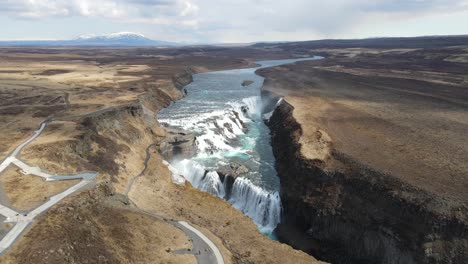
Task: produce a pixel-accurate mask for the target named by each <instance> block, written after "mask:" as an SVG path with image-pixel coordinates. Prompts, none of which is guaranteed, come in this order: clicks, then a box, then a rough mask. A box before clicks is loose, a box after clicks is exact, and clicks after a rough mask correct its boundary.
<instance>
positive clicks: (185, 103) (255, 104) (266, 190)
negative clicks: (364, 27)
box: [158, 57, 319, 237]
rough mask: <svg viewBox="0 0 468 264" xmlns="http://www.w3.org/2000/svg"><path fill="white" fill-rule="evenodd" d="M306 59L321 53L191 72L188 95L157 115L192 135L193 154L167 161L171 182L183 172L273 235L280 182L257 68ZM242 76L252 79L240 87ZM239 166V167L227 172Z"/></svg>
mask: <svg viewBox="0 0 468 264" xmlns="http://www.w3.org/2000/svg"><path fill="white" fill-rule="evenodd" d="M309 59H319V58H318V57H314V58H307V59H292V60H279V61H264V62H259V64H261V65H262V66H261V67H257V68H249V69H239V70H228V71H219V72H210V73H202V74H196V75H194V81H193V83H191V84H189V85H188V86H186V87H185V89H186V90H187V92H188V95H187V96H186V97H185V98H183V99H182V100H180V101H177V102H175V103H173V104H172V105H171V106H169V107H168V108H166V109H163V110H162V111H161V112H160V113H159V114H158V121H159V122H160V123H161V124H163V125H166V126H169V127H175V128H179V129H183V130H186V131H190V132H192V133H194V134H195V136H196V140H195V143H196V149H197V151H196V155H195V156H194V157H191V158H190V159H182V158H179V159H178V158H177V157H176V158H174V160H171V161H170V164H168V167H169V168H170V170H171V171H172V174H173V181H174V182H175V183H177V184H183V180H181V177H182V176H183V178H185V179H186V180H187V181H189V182H190V183H191V184H192V185H193V186H194V187H195V188H197V189H199V190H202V191H204V192H208V193H210V194H212V195H214V196H217V197H219V198H221V199H225V200H226V201H228V202H229V203H230V204H232V206H233V207H235V208H236V209H238V210H240V211H242V212H243V213H244V214H245V215H247V216H249V217H250V218H251V219H252V220H253V221H254V222H255V223H256V224H257V225H258V227H259V229H260V230H261V231H262V232H263V233H264V234H266V235H271V236H272V237H274V233H273V232H274V229H275V228H276V226H277V225H278V224H279V223H280V221H281V210H282V209H281V198H280V194H279V190H280V182H279V178H278V177H277V174H276V170H275V167H274V165H275V159H274V156H273V152H272V149H271V145H270V130H269V129H268V127H267V126H266V125H265V123H264V121H265V120H266V121H267V120H268V119H269V118H270V117H271V115H272V114H273V112H272V109H271V106H268V107H267V106H266V105H265V107H264V105H263V103H262V97H261V95H260V90H261V87H262V85H263V81H264V80H263V78H262V77H260V76H258V75H256V74H255V71H256V70H257V69H259V68H262V67H271V66H277V65H281V64H286V63H293V62H297V61H301V60H309ZM245 80H251V81H253V83H252V84H251V85H250V86H249V87H244V86H242V83H243V81H245ZM268 103H269V105H271V104H270V103H272V104H273V106H274V103H276V102H268ZM264 108H265V109H264ZM266 108H268V110H267V109H266ZM266 111H269V112H268V113H267V112H266ZM240 167H241V168H242V170H240V172H235V173H234V172H233V171H230V170H233V169H232V168H234V170H236V168H240ZM226 168H227V172H226ZM233 173H234V174H235V175H233ZM226 175H231V176H229V177H228V176H226ZM228 178H229V180H228Z"/></svg>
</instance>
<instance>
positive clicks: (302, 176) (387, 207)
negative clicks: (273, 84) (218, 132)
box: [263, 91, 468, 263]
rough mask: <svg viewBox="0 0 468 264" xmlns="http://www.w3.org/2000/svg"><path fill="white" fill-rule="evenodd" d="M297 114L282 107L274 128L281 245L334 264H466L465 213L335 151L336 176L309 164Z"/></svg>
mask: <svg viewBox="0 0 468 264" xmlns="http://www.w3.org/2000/svg"><path fill="white" fill-rule="evenodd" d="M263 95H264V97H265V96H269V97H271V94H269V93H268V92H265V91H264V92H263ZM293 111H294V108H293V106H292V105H290V104H289V103H288V102H286V101H284V100H283V101H282V103H281V104H280V105H279V106H278V107H277V109H276V110H275V111H274V113H273V115H272V117H271V119H270V121H269V126H270V129H271V131H272V132H271V133H272V146H273V151H274V154H275V157H276V160H277V165H276V166H277V170H278V174H279V176H280V179H281V198H282V203H283V209H284V216H283V223H282V224H281V225H280V226H279V227H278V229H277V231H278V236H279V238H280V240H282V241H283V242H286V243H288V244H290V245H292V246H293V247H295V248H298V249H301V250H303V251H306V252H308V253H309V254H313V255H314V256H316V257H319V258H322V259H324V260H327V261H331V262H335V263H467V261H468V239H467V236H468V222H467V219H466V217H465V216H466V211H464V212H462V211H453V210H451V209H450V208H452V207H450V206H448V205H447V206H446V205H445V204H444V203H445V202H447V203H448V201H443V200H440V199H437V198H435V197H433V196H432V195H430V194H428V193H426V192H423V191H421V190H418V189H415V188H413V187H411V186H408V185H406V184H404V183H402V182H400V181H398V180H397V179H396V178H394V177H390V176H389V175H384V174H382V173H380V172H378V171H374V170H372V169H371V168H368V167H366V166H365V165H363V164H360V163H359V161H356V160H353V159H351V158H350V157H347V156H346V155H344V154H342V153H339V152H337V151H336V150H332V151H331V153H330V156H331V159H332V160H333V162H334V163H336V164H339V166H336V167H337V169H335V170H334V169H330V166H327V165H329V164H326V163H327V162H330V161H322V160H309V159H306V158H305V157H304V156H303V155H302V154H301V144H300V143H299V139H300V137H301V135H302V133H303V131H302V128H301V124H299V123H298V122H297V121H296V120H295V118H294V117H293ZM309 144H313V142H312V143H309ZM338 168H339V169H338ZM435 208H436V209H437V210H436V209H435ZM441 208H442V209H443V208H447V210H446V211H444V210H442V209H441ZM465 209H466V208H465Z"/></svg>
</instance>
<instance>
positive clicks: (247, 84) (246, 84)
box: [242, 80, 254, 87]
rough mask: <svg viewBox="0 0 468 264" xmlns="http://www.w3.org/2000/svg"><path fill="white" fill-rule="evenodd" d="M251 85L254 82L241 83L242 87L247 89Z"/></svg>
mask: <svg viewBox="0 0 468 264" xmlns="http://www.w3.org/2000/svg"><path fill="white" fill-rule="evenodd" d="M252 83H254V81H250V80H245V81H243V82H242V86H244V87H247V86H250V85H251V84H252Z"/></svg>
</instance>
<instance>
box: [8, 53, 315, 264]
mask: <svg viewBox="0 0 468 264" xmlns="http://www.w3.org/2000/svg"><path fill="white" fill-rule="evenodd" d="M45 52H46V51H45ZM54 52H56V51H54ZM67 52H70V51H67ZM89 52H90V51H89V50H86V51H83V53H85V54H86V55H82V54H78V55H77V54H68V53H63V54H62V53H59V55H54V56H55V59H58V60H61V59H63V60H64V61H68V58H69V57H70V56H71V57H76V56H83V57H82V59H83V60H81V61H79V62H77V63H78V64H79V67H77V68H76V72H74V73H70V72H68V73H64V74H69V75H67V76H54V75H52V77H49V76H45V75H44V76H42V77H40V78H38V80H34V78H33V77H31V78H32V79H31V80H29V79H27V77H28V76H29V74H30V73H25V74H23V75H22V74H21V73H18V75H15V74H13V75H14V76H13V75H9V76H8V78H9V80H8V81H5V80H3V79H2V82H4V83H7V84H8V85H7V86H8V87H9V89H7V90H6V91H7V93H5V94H2V96H4V97H5V98H6V102H7V105H6V106H5V107H3V108H2V109H1V110H2V111H3V112H2V118H3V119H4V121H5V122H6V123H12V122H13V121H14V120H16V119H18V120H21V118H22V117H28V118H29V117H31V116H34V115H36V114H37V113H39V114H37V116H38V117H37V119H38V120H39V119H40V118H42V119H44V118H45V117H46V116H47V115H49V114H50V113H59V115H57V116H56V121H54V122H53V123H51V124H49V125H48V126H47V127H46V128H45V130H44V132H43V134H42V135H41V136H40V137H38V138H37V139H36V140H35V141H34V142H32V143H31V145H29V146H28V147H27V148H25V149H24V150H23V152H22V158H24V159H25V160H26V161H27V162H28V164H31V165H38V166H39V167H40V168H41V169H44V170H46V171H48V172H50V173H64V172H66V173H74V172H77V171H85V170H90V171H97V172H99V176H98V178H97V184H96V187H93V188H91V189H90V190H87V191H85V192H81V193H79V194H77V195H73V196H71V197H69V198H66V199H64V201H62V202H60V203H59V204H57V205H56V206H54V207H53V208H52V209H51V210H50V211H48V212H46V213H45V214H43V215H41V216H39V217H38V219H37V222H36V223H35V224H33V225H32V226H31V227H30V228H29V229H28V230H27V232H26V233H25V234H24V236H22V237H21V238H20V239H19V240H18V242H17V243H16V244H15V245H14V246H13V247H12V248H11V249H10V250H9V251H8V252H7V253H6V254H5V255H4V256H2V257H1V260H2V262H6V263H30V262H34V263H63V262H64V261H65V262H98V261H102V262H112V263H121V262H130V263H135V262H145V263H150V262H152V261H153V260H154V262H158V260H164V261H167V262H168V263H191V262H193V261H195V257H193V255H176V254H174V253H172V252H173V251H175V250H178V249H190V248H191V243H190V241H189V240H188V237H186V236H184V235H183V234H181V233H180V231H179V230H178V229H176V228H174V227H172V226H170V225H167V224H164V223H159V222H157V221H155V220H154V219H152V218H151V217H147V216H145V215H142V214H141V213H138V212H136V211H135V210H133V209H132V207H131V205H129V204H128V200H127V199H125V195H124V194H125V193H126V191H127V186H128V183H129V182H130V181H132V180H133V179H135V181H134V184H133V187H132V188H131V190H130V192H129V193H128V195H129V198H131V200H133V201H134V202H135V203H136V204H137V205H138V207H139V208H141V209H143V210H145V211H148V212H150V213H154V214H155V215H162V216H164V217H166V218H172V219H176V220H181V221H186V222H189V223H190V224H192V225H194V226H195V227H196V228H197V229H198V230H201V232H202V233H203V234H204V235H206V236H207V237H208V238H209V239H210V240H212V241H213V242H214V243H215V244H216V246H217V247H218V248H219V249H220V251H221V253H222V254H223V258H224V260H225V263H239V262H240V263H243V262H257V263H260V262H262V261H267V262H269V263H288V262H289V263H315V262H316V261H315V260H314V259H313V258H312V257H310V256H308V255H306V254H304V253H302V252H300V251H296V250H293V249H292V248H291V247H289V246H287V245H283V244H280V243H278V242H275V241H271V240H269V239H268V238H266V237H265V236H263V235H262V234H261V233H260V232H259V231H258V230H257V228H256V225H255V224H254V223H253V222H252V221H251V220H250V219H249V218H248V217H246V216H244V215H242V213H240V212H239V211H237V210H235V209H234V208H232V207H231V206H230V205H229V204H228V203H226V202H225V201H222V200H221V199H218V198H215V197H211V196H208V195H207V194H204V193H201V192H199V191H197V190H195V189H193V188H192V187H191V186H190V185H189V184H187V185H186V186H176V185H174V184H173V183H172V182H171V174H170V172H169V170H168V169H167V167H166V166H165V165H164V164H163V163H162V159H161V157H160V155H159V153H157V152H153V153H151V157H150V158H149V160H147V162H148V164H147V168H146V171H145V174H144V175H143V176H141V177H138V178H134V177H135V175H138V174H139V173H140V172H141V171H142V169H143V168H144V163H145V158H146V156H147V155H146V154H147V153H146V148H147V147H148V146H149V145H151V144H156V145H158V144H159V143H161V142H162V139H163V138H164V137H165V136H166V131H165V130H164V129H163V128H162V127H160V126H159V124H158V123H157V121H156V119H155V114H156V113H157V111H159V110H160V109H161V108H163V107H166V106H168V105H169V104H170V103H171V102H173V101H175V100H177V99H179V98H181V97H182V96H183V90H182V89H181V88H182V87H183V86H184V85H186V84H187V83H189V82H190V81H191V74H192V72H191V71H187V69H186V67H185V65H184V64H186V62H187V61H191V60H192V59H193V61H191V63H190V64H191V65H196V66H195V67H194V68H193V69H194V70H195V71H199V70H207V69H210V70H213V69H224V68H229V67H232V68H236V67H241V68H242V67H247V66H249V65H251V63H250V62H249V61H247V60H243V59H238V58H237V57H236V58H233V59H232V60H231V59H228V60H226V59H225V58H224V59H223V61H222V62H220V61H219V60H216V59H213V58H211V57H209V56H207V57H200V56H199V55H197V56H196V57H195V58H192V59H190V58H189V59H184V60H183V61H182V62H181V61H176V60H175V59H174V60H172V61H171V60H169V61H168V60H167V58H165V60H160V61H159V60H156V62H155V59H154V58H151V59H148V58H146V57H143V56H141V57H140V54H138V55H133V54H130V55H129V54H127V55H126V56H127V59H125V65H126V66H122V65H123V62H122V61H120V60H119V59H117V58H115V57H109V54H107V55H106V54H105V52H104V53H102V54H104V55H102V56H103V57H100V56H101V55H99V56H97V57H94V58H92V56H90V57H88V54H89ZM112 52H115V50H114V51H112ZM118 52H130V53H131V51H128V50H124V51H118ZM147 52H152V51H151V50H150V51H147ZM156 52H160V51H159V50H158V51H156ZM161 52H166V51H161ZM197 52H198V51H197ZM46 53H47V52H46ZM72 53H73V52H72ZM78 53H80V51H78ZM100 54H101V53H100ZM197 54H198V53H197ZM4 55H5V54H3V55H2V56H4ZM37 56H39V55H37ZM17 57H18V58H21V60H18V61H14V60H12V61H14V63H16V64H18V65H21V63H25V61H27V62H28V65H29V66H31V65H33V66H34V65H35V64H34V63H32V62H31V61H33V62H34V61H35V60H36V59H37V58H34V56H32V57H28V56H26V55H18V56H17ZM124 57H125V56H124ZM26 58H27V59H26ZM96 61H98V62H99V63H100V64H101V65H100V67H102V68H103V69H101V71H102V73H106V72H108V71H109V70H112V71H114V70H115V72H114V74H115V75H113V76H115V79H112V80H115V81H114V82H108V79H106V78H110V76H109V75H106V74H103V75H102V76H100V75H99V74H97V73H99V71H100V70H99V69H97V71H96V74H97V75H93V77H94V78H96V79H93V80H92V81H93V83H92V84H91V83H90V82H88V81H89V80H88V79H86V78H88V77H89V76H86V73H85V72H82V71H85V70H86V65H87V64H88V63H89V64H90V65H93V64H94V63H95V62H96ZM66 63H68V64H70V63H72V62H64V64H66ZM132 63H134V64H137V65H139V66H138V67H134V66H133V65H132ZM41 64H43V65H49V64H48V63H47V60H46V59H44V58H43V59H42V60H41ZM142 65H144V66H142ZM62 66H63V65H62V64H61V63H57V62H54V64H53V66H52V64H50V65H49V66H47V67H55V68H60V67H62ZM69 66H70V65H67V66H66V67H65V66H64V67H65V68H69ZM31 67H32V66H31ZM47 67H44V68H47ZM98 68H99V67H98ZM25 69H26V68H25ZM30 70H31V71H33V73H34V71H36V70H39V68H37V69H36V70H34V69H30ZM8 71H10V70H8ZM55 72H58V73H61V71H54V73H55ZM59 75H60V74H59ZM32 76H33V75H32ZM173 76H175V77H174V78H173ZM101 77H102V79H101ZM12 78H13V79H14V78H19V79H18V80H14V81H12V80H11V79H12ZM21 78H23V79H21ZM81 78H84V79H81ZM29 82H30V83H29ZM102 82H104V83H105V86H106V87H107V88H106V89H105V90H103V89H102V88H99V86H101V85H103V83H102ZM39 83H40V85H41V87H39V88H37V89H38V91H36V90H35V88H34V87H35V85H38V84H39ZM28 89H30V90H31V91H29V92H28ZM32 92H38V93H40V94H34V96H32V97H30V96H29V95H31V94H32ZM28 93H29V94H28ZM10 94H11V95H12V94H16V97H15V96H13V95H12V96H10ZM42 104H44V105H46V106H43V105H42ZM47 104H50V105H47ZM38 105H40V107H39V106H38ZM12 109H13V110H14V111H13V110H12ZM45 109H47V110H48V112H47V111H45ZM51 109H55V110H54V111H52V110H51ZM57 109H60V111H57ZM61 110H64V111H61ZM51 111H52V112H51ZM44 115H46V116H45V117H43V116H44ZM28 120H29V119H28ZM14 124H16V125H18V127H16V128H14V129H13V128H12V127H8V128H5V132H6V133H4V134H2V135H3V137H4V138H7V137H8V135H12V134H15V132H14V131H16V130H15V129H20V130H24V135H28V130H27V129H23V127H22V126H23V123H22V122H16V123H14ZM27 125H29V124H27ZM15 136H16V138H14V140H11V141H10V142H9V141H2V143H4V145H2V151H5V152H7V151H8V150H9V148H10V147H9V145H8V144H10V143H11V144H13V143H14V142H16V140H18V141H20V140H21V139H22V137H21V136H18V135H16V134H15ZM7 143H8V144H7ZM149 151H153V150H149ZM30 191H31V192H35V191H36V190H35V189H32V190H30ZM214 209H218V210H214ZM148 228H149V229H148ZM148 230H150V232H149V233H148ZM161 237H162V238H164V239H161ZM166 238H167V239H166ZM172 238H173V239H172ZM246 241H249V243H246ZM155 249H156V250H155ZM186 251H187V250H186Z"/></svg>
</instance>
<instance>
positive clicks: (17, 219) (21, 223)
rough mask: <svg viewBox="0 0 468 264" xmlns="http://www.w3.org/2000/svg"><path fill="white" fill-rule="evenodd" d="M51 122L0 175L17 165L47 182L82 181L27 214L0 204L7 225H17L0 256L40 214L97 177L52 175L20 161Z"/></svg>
mask: <svg viewBox="0 0 468 264" xmlns="http://www.w3.org/2000/svg"><path fill="white" fill-rule="evenodd" d="M50 121H51V119H50V118H48V119H46V120H45V121H44V122H42V123H41V125H40V127H39V129H38V130H36V131H35V132H34V134H33V135H32V136H31V137H30V138H28V139H27V140H26V141H25V142H23V143H21V144H20V145H18V146H17V147H16V148H15V149H14V150H13V151H12V152H11V154H10V155H8V157H6V158H5V159H4V160H3V161H2V163H1V164H0V174H1V173H2V172H3V171H5V169H7V168H8V167H9V166H10V165H15V166H17V167H18V168H20V169H21V170H22V172H23V173H24V174H25V175H34V176H38V177H42V178H44V180H45V181H63V180H73V179H82V180H81V181H80V182H79V183H78V184H75V185H73V186H72V187H70V188H68V189H67V190H65V191H63V192H61V193H59V194H56V195H54V196H52V197H50V198H49V200H48V201H47V202H45V203H44V204H42V205H41V206H39V207H37V208H35V209H33V210H31V211H29V212H27V213H24V214H23V213H20V212H17V211H15V210H13V209H11V208H9V207H7V206H5V205H3V204H0V215H3V216H4V217H6V220H5V222H6V223H15V226H14V227H13V228H12V229H11V230H9V232H8V233H7V234H6V235H5V236H4V237H3V238H2V239H1V240H0V254H3V253H4V252H5V250H6V249H8V248H9V247H10V246H11V245H12V244H13V243H14V242H15V241H16V240H17V239H18V237H19V236H20V235H21V234H22V233H23V232H24V230H25V229H26V228H27V227H28V226H29V224H30V223H31V222H32V221H33V220H34V219H35V218H36V217H37V216H38V215H40V214H42V213H43V212H45V211H47V210H48V209H49V208H51V207H52V206H54V205H55V204H57V203H58V202H60V201H61V200H63V199H64V198H65V197H67V196H69V195H71V194H73V193H74V192H77V191H78V190H80V189H82V188H84V187H85V186H87V185H88V184H90V183H91V182H93V181H94V179H95V178H96V176H97V173H95V172H84V173H79V174H76V175H52V174H49V173H47V172H44V171H42V170H41V169H40V168H39V167H32V166H29V165H28V164H26V163H25V162H23V161H21V160H19V159H18V158H17V156H19V154H20V152H21V150H22V149H23V148H24V147H26V146H27V145H28V144H30V143H31V142H32V141H34V140H35V139H36V138H37V137H39V136H40V135H41V133H42V132H43V131H44V128H45V127H46V126H47V124H48V123H49V122H50Z"/></svg>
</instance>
